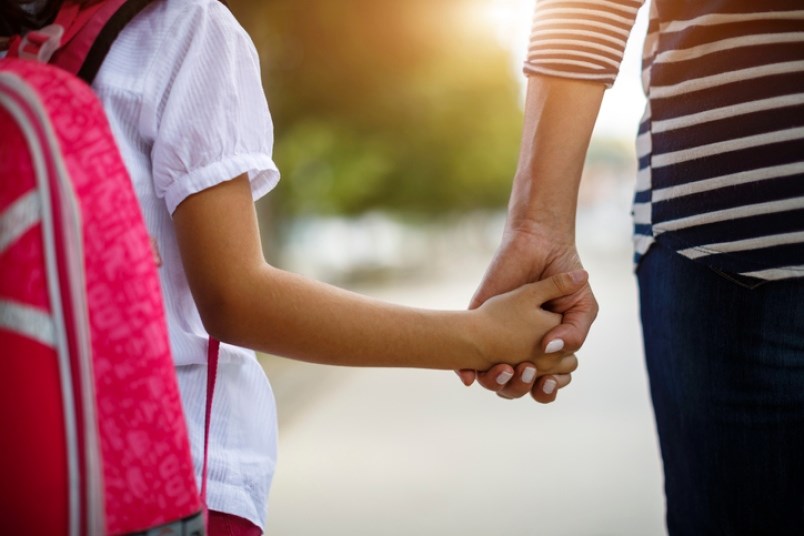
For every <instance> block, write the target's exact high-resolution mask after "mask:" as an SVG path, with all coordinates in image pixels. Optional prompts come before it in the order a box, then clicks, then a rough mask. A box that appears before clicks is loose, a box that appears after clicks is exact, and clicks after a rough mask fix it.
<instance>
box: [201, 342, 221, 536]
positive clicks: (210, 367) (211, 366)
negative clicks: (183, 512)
mask: <svg viewBox="0 0 804 536" xmlns="http://www.w3.org/2000/svg"><path fill="white" fill-rule="evenodd" d="M220 344H221V343H220V341H218V340H217V339H213V338H212V337H210V338H209V349H208V351H207V404H206V411H205V412H204V465H203V466H202V469H201V503H202V504H203V505H204V525H205V526H208V523H207V521H208V516H209V508H208V507H207V458H208V456H207V454H208V451H209V427H210V423H211V421H212V395H213V394H214V393H215V380H216V378H217V376H218V354H219V353H220Z"/></svg>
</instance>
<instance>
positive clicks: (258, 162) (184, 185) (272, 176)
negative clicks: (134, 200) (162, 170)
mask: <svg viewBox="0 0 804 536" xmlns="http://www.w3.org/2000/svg"><path fill="white" fill-rule="evenodd" d="M244 173H248V177H249V182H250V183H251V196H252V198H253V199H254V201H256V200H257V199H259V198H261V197H262V196H264V195H265V194H267V193H268V192H270V191H271V190H272V189H273V188H274V187H275V186H276V184H277V182H279V170H278V169H277V167H276V164H274V161H273V159H272V158H271V157H270V156H268V155H267V154H264V153H251V154H242V155H236V156H233V157H231V158H227V159H226V160H222V161H220V162H215V163H213V164H209V165H207V166H204V167H202V168H199V169H196V170H193V171H191V172H190V173H187V174H186V175H184V176H181V177H179V178H177V179H176V180H175V181H174V182H173V185H172V186H171V187H170V188H168V189H167V191H166V192H165V204H166V205H167V209H168V211H169V212H170V214H171V215H172V214H173V212H174V211H175V210H176V207H178V206H179V204H180V203H181V202H182V201H184V200H185V199H187V198H188V197H189V196H191V195H193V194H196V193H198V192H201V191H203V190H206V189H207V188H212V187H213V186H217V185H218V184H221V183H223V182H226V181H228V180H231V179H233V178H235V177H238V176H240V175H242V174H244Z"/></svg>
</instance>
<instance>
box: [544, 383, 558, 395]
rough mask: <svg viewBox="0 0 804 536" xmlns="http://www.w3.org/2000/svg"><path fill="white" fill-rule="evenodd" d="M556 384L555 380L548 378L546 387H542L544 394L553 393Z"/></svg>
mask: <svg viewBox="0 0 804 536" xmlns="http://www.w3.org/2000/svg"><path fill="white" fill-rule="evenodd" d="M556 385H557V384H556V381H555V380H547V381H546V382H544V387H542V391H544V394H546V395H551V394H553V391H555V390H556Z"/></svg>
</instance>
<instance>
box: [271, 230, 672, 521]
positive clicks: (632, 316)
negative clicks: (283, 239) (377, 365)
mask: <svg viewBox="0 0 804 536" xmlns="http://www.w3.org/2000/svg"><path fill="white" fill-rule="evenodd" d="M615 227H617V226H616V225H615ZM620 230H622V229H621V228H620V227H617V231H620ZM611 231H612V229H611V228H609V229H608V231H603V232H604V234H605V233H606V232H608V233H611ZM591 233H592V231H591V230H590V231H589V234H591ZM625 236H627V234H626V235H625ZM589 240H590V245H589V246H587V247H585V248H584V247H582V253H583V255H584V258H585V262H586V264H587V268H588V269H589V271H590V273H591V274H592V284H593V286H594V288H595V290H596V295H597V296H598V300H599V302H600V304H601V312H600V316H599V318H598V321H597V323H596V324H595V326H594V327H593V330H592V332H591V334H590V336H589V338H588V340H587V344H586V345H585V347H584V349H583V352H582V353H581V354H580V356H579V357H580V359H581V368H580V370H579V371H578V372H577V373H576V375H575V377H574V381H573V384H572V386H571V387H570V388H568V389H565V390H564V391H562V392H561V395H560V397H559V401H558V402H557V403H555V404H553V405H551V406H540V405H537V404H535V403H531V402H529V401H526V400H519V401H513V402H511V401H505V400H502V399H497V398H496V397H495V396H493V395H491V394H489V393H487V392H485V391H483V390H481V389H480V388H471V389H466V388H464V387H463V386H462V385H461V384H460V383H459V381H458V380H457V378H456V377H455V376H454V375H453V374H452V373H450V372H432V371H398V370H353V369H340V368H334V367H321V366H317V365H307V364H298V363H294V362H290V361H286V360H276V359H270V360H267V361H266V369H267V371H268V373H269V376H271V378H272V381H273V383H274V386H275V390H276V393H277V399H278V404H279V408H280V430H281V431H280V438H281V439H280V459H279V470H278V472H277V476H276V479H275V481H274V487H273V490H272V494H271V498H270V508H269V510H270V513H269V523H268V534H270V535H273V536H307V535H310V536H312V535H327V536H341V535H343V536H397V535H398V536H403V535H404V536H411V535H416V536H436V535H438V536H449V535H456V536H458V535H462V536H474V535H478V536H480V535H483V536H530V535H553V536H560V535H571V536H603V535H618V536H653V535H661V534H664V529H663V519H662V518H663V496H662V490H661V485H662V480H661V468H660V460H659V455H658V447H657V442H656V438H655V432H654V424H653V419H652V414H651V409H650V403H649V395H648V386H647V382H646V377H645V370H644V364H643V361H642V351H641V343H640V340H639V331H638V330H639V327H638V322H637V305H636V289H635V284H634V281H633V276H632V274H631V272H630V252H629V250H628V245H627V243H626V244H623V243H616V244H611V243H610V241H608V242H607V239H606V238H605V237H603V238H602V239H601V237H593V236H590V238H589ZM582 246H583V244H582ZM584 250H585V251H584ZM483 269H484V266H483V263H482V262H475V263H469V264H468V265H467V264H462V265H461V267H460V268H459V269H457V270H456V274H453V275H452V276H451V277H450V278H449V280H440V281H436V282H434V283H433V284H431V285H425V284H421V283H419V284H416V285H414V286H410V287H405V286H404V285H396V286H394V287H392V288H390V287H387V288H383V289H375V290H373V291H371V290H370V292H372V293H373V294H375V295H377V296H379V297H383V298H388V299H392V300H395V301H399V302H405V303H410V304H414V305H420V306H434V307H442V308H443V307H458V308H460V307H463V306H465V304H466V302H467V300H468V297H469V296H470V295H471V293H472V291H473V290H474V285H475V284H476V283H477V281H478V280H479V278H480V276H481V274H482V272H483Z"/></svg>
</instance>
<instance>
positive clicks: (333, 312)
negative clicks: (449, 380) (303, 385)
mask: <svg viewBox="0 0 804 536" xmlns="http://www.w3.org/2000/svg"><path fill="white" fill-rule="evenodd" d="M173 218H174V225H175V227H176V234H177V237H178V242H179V248H180V250H181V254H182V259H183V263H184V268H185V271H186V273H187V278H188V281H189V284H190V288H191V290H192V292H193V297H194V299H195V301H196V303H197V305H198V309H199V311H200V313H201V318H202V320H203V322H204V325H205V326H206V328H207V329H208V330H209V332H210V334H211V335H212V336H214V337H216V338H218V339H220V340H222V341H224V342H228V343H232V344H236V345H239V346H245V347H248V348H253V349H255V350H260V351H264V352H268V353H272V354H277V355H283V356H286V357H291V358H295V359H301V360H305V361H312V362H320V363H328V364H337V365H360V366H404V367H423V368H440V369H457V368H472V369H476V370H485V369H487V368H488V367H489V366H491V365H492V364H495V363H500V362H506V363H518V362H521V361H525V360H530V359H534V358H536V357H538V355H540V354H541V351H540V350H539V348H538V342H539V340H540V338H541V337H542V335H543V334H544V333H545V332H546V331H547V330H548V329H550V328H552V327H553V326H555V325H557V324H558V322H559V321H560V320H559V317H558V315H555V314H553V313H549V312H547V311H544V310H542V309H541V307H540V306H541V304H542V303H544V302H546V301H549V300H551V299H554V298H556V297H559V296H562V295H566V294H570V293H572V292H574V291H576V290H577V289H578V288H580V287H581V286H582V285H583V284H584V282H585V279H586V274H585V273H584V272H580V273H576V274H574V276H575V278H576V279H577V280H576V281H573V278H572V277H571V276H570V275H568V274H562V275H560V276H557V277H555V278H552V279H549V280H546V281H543V282H540V283H536V284H531V285H527V286H525V287H522V288H520V289H517V290H515V291H513V292H510V293H508V294H505V295H502V296H499V297H496V298H493V299H491V300H488V302H486V304H484V305H483V306H482V307H480V308H479V309H477V310H474V311H434V310H424V309H416V308H410V307H403V306H398V305H392V304H389V303H385V302H381V301H378V300H374V299H371V298H368V297H365V296H361V295H359V294H355V293H352V292H348V291H345V290H341V289H338V288H336V287H333V286H330V285H326V284H323V283H320V282H317V281H313V280H311V279H308V278H305V277H302V276H299V275H296V274H293V273H289V272H286V271H283V270H279V269H276V268H273V267H272V266H270V265H268V264H267V263H266V262H265V260H264V259H263V255H262V250H261V246H260V239H259V231H258V226H257V220H256V214H255V210H254V206H253V202H252V198H251V190H250V188H249V184H248V180H247V178H246V177H245V176H240V177H237V178H235V179H232V180H230V181H226V182H224V183H222V184H220V185H218V186H215V187H213V188H210V189H207V190H204V191H202V192H200V193H198V194H195V195H192V196H190V197H189V198H187V199H186V200H185V201H183V202H182V203H181V204H180V205H179V206H178V208H177V209H176V211H175V212H174V215H173Z"/></svg>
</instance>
